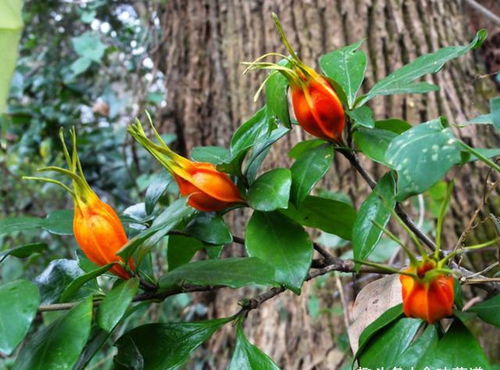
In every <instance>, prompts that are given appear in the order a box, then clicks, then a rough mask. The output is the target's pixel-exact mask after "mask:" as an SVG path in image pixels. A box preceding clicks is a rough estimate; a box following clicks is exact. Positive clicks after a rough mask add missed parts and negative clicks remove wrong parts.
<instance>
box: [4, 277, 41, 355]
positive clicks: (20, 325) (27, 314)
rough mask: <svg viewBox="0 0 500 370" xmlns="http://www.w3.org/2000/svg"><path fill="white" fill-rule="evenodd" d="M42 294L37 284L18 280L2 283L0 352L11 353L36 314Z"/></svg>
mask: <svg viewBox="0 0 500 370" xmlns="http://www.w3.org/2000/svg"><path fill="white" fill-rule="evenodd" d="M39 303H40V294H39V293H38V288H37V286H36V285H35V284H33V283H31V282H29V281H27V280H16V281H11V282H9V283H6V284H3V285H0V352H1V353H3V354H5V355H10V354H11V353H12V351H13V350H14V349H15V348H16V346H17V345H18V344H19V343H20V342H21V341H22V340H23V338H24V336H25V335H26V333H27V332H28V329H29V328H30V325H31V321H32V320H33V318H34V317H35V315H36V311H37V309H38V304H39Z"/></svg>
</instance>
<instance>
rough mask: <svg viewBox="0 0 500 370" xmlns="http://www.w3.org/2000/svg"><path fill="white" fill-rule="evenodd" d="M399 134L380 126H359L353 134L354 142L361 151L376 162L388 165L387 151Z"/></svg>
mask: <svg viewBox="0 0 500 370" xmlns="http://www.w3.org/2000/svg"><path fill="white" fill-rule="evenodd" d="M397 136H398V135H397V134H395V133H394V132H392V131H388V130H381V129H378V128H372V129H366V128H363V127H359V128H358V129H357V130H356V131H355V132H354V134H353V139H354V143H355V144H356V146H357V147H358V149H359V150H361V152H362V153H363V154H364V155H366V156H367V157H368V158H371V159H373V160H374V161H375V162H378V163H381V164H384V165H387V163H386V161H385V153H386V151H387V148H388V147H389V144H390V143H391V141H392V140H393V139H394V138H395V137H397Z"/></svg>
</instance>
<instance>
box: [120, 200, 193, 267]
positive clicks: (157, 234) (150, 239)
mask: <svg viewBox="0 0 500 370" xmlns="http://www.w3.org/2000/svg"><path fill="white" fill-rule="evenodd" d="M195 213H196V211H195V210H194V209H193V208H191V207H189V206H188V205H187V204H186V198H180V199H177V200H176V201H175V202H173V203H172V204H171V205H169V206H168V207H167V208H166V209H165V210H164V211H163V212H162V213H160V214H159V215H158V217H156V219H155V220H154V221H153V224H152V225H151V227H150V228H149V229H146V230H144V231H142V232H141V233H139V234H138V235H136V236H135V237H133V238H132V239H130V240H129V241H128V243H127V244H125V245H124V246H123V247H122V249H120V250H119V251H118V252H117V253H116V254H117V255H118V256H120V257H122V259H123V260H124V261H128V260H129V259H130V257H131V256H132V255H133V254H134V253H135V252H136V250H137V249H138V248H139V251H140V252H141V254H142V255H144V254H145V253H147V252H149V251H150V250H151V248H152V247H153V246H154V245H155V244H156V243H158V242H159V241H160V240H161V239H162V238H163V237H164V236H165V235H167V234H168V232H169V231H170V230H172V229H173V228H174V227H175V226H176V225H177V224H178V223H180V222H181V221H183V220H186V219H188V218H190V217H191V216H192V215H194V214H195ZM139 260H140V258H139Z"/></svg>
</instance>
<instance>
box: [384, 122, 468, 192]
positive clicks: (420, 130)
mask: <svg viewBox="0 0 500 370" xmlns="http://www.w3.org/2000/svg"><path fill="white" fill-rule="evenodd" d="M461 149H462V147H461V146H460V144H459V142H458V140H457V139H456V138H455V137H454V136H453V133H452V132H451V130H450V129H449V128H447V127H444V125H443V120H442V119H435V120H432V121H429V122H426V123H422V124H420V125H418V126H415V127H413V128H411V129H410V130H408V131H406V132H404V133H403V134H401V135H399V136H398V137H396V138H395V139H394V140H393V141H392V142H391V144H390V145H389V148H388V149H387V152H386V155H385V159H386V161H387V163H388V164H389V165H390V166H391V167H392V168H394V169H395V170H396V171H397V173H398V181H397V185H398V191H397V196H396V200H398V201H402V200H404V199H406V198H407V197H409V196H410V195H414V194H420V193H423V192H424V191H426V190H427V189H429V188H430V187H431V186H432V185H433V184H435V183H436V182H437V181H439V180H440V179H441V178H442V177H443V176H444V175H445V174H446V172H448V170H449V169H450V168H451V167H452V166H453V165H454V164H457V163H460V161H461V155H460V152H461Z"/></svg>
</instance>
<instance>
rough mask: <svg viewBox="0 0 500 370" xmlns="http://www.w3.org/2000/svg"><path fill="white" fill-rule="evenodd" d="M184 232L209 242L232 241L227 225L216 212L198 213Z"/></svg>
mask: <svg viewBox="0 0 500 370" xmlns="http://www.w3.org/2000/svg"><path fill="white" fill-rule="evenodd" d="M186 233H187V234H189V235H191V236H193V237H195V238H196V239H199V240H201V241H204V242H205V243H209V244H215V245H221V244H227V243H231V242H232V241H233V236H232V235H231V231H230V230H229V227H228V226H227V224H226V223H225V222H224V220H223V218H222V216H220V215H218V214H216V213H207V212H203V213H200V214H198V215H197V216H196V217H194V218H193V219H192V220H191V222H190V223H189V225H188V226H187V228H186Z"/></svg>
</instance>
